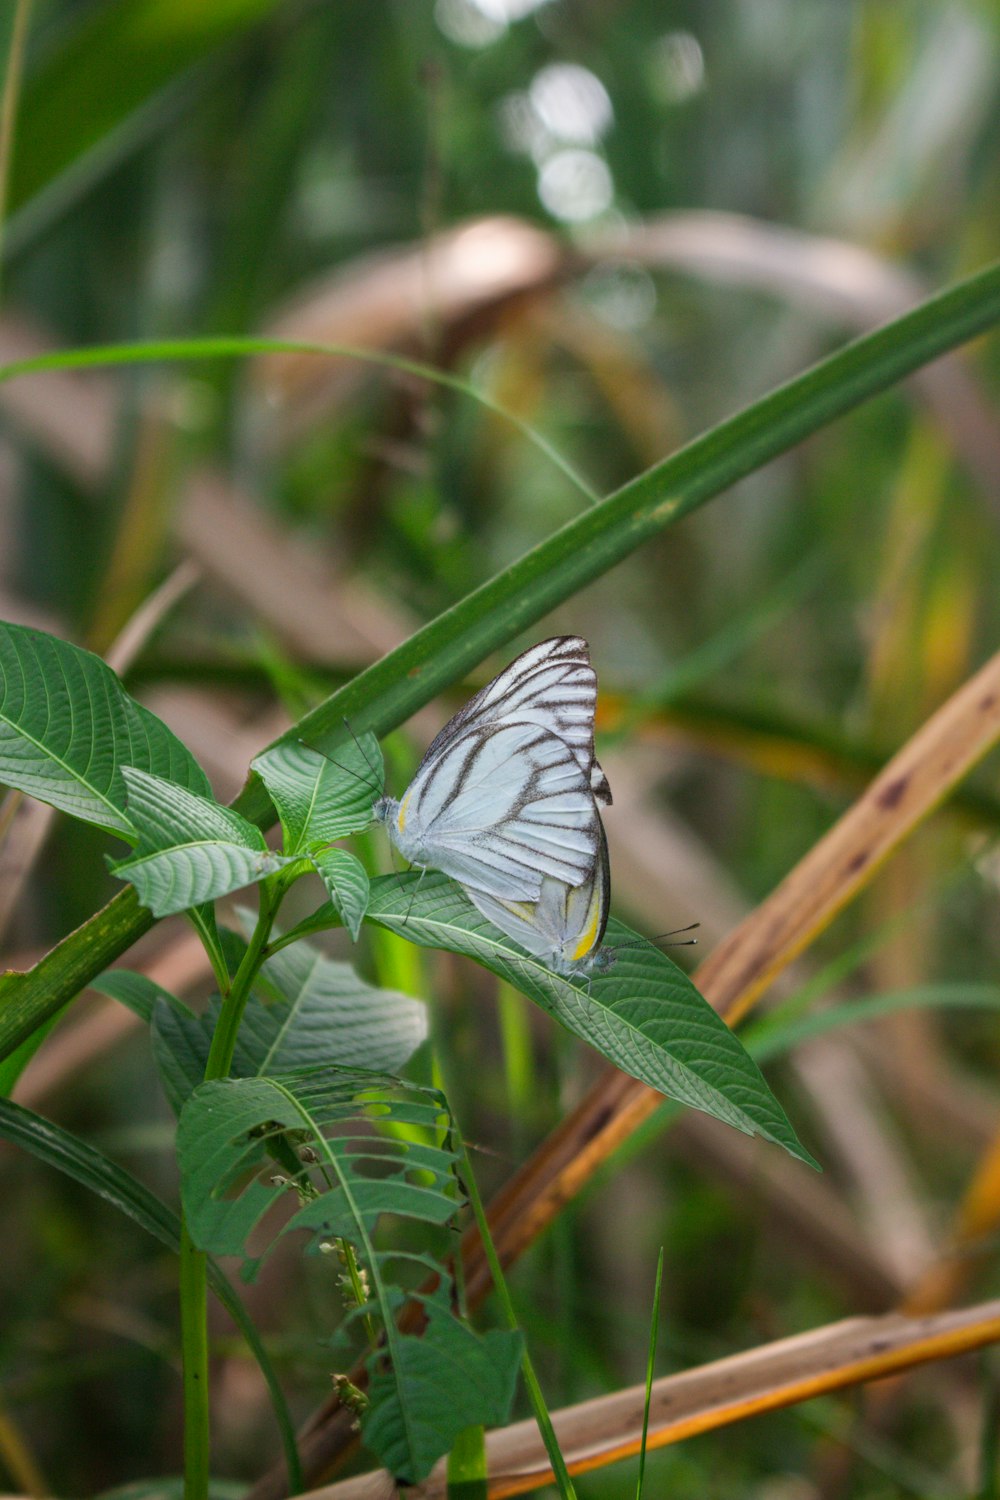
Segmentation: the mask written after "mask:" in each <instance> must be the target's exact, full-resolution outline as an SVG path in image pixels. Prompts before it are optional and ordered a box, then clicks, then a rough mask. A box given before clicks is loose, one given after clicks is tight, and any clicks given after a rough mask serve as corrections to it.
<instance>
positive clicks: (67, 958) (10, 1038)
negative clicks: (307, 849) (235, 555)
mask: <svg viewBox="0 0 1000 1500" xmlns="http://www.w3.org/2000/svg"><path fill="white" fill-rule="evenodd" d="M998 321H1000V265H991V266H988V267H987V268H986V269H985V270H982V271H979V272H977V273H976V274H975V275H973V276H970V277H968V278H967V279H966V280H964V281H961V282H958V283H957V284H956V285H954V286H952V287H949V288H948V289H947V290H945V291H943V292H941V293H940V294H938V295H937V296H935V297H932V298H930V299H929V300H928V301H926V302H924V303H922V304H921V305H920V306H919V307H916V308H914V309H913V310H912V311H910V312H908V313H905V314H904V315H903V316H902V317H901V318H897V319H895V320H894V321H893V322H891V323H888V324H886V325H885V326H884V327H882V328H879V329H876V330H875V331H874V332H873V333H870V334H866V335H865V336H864V337H863V338H860V339H856V340H854V341H853V342H852V343H850V344H847V345H846V346H845V347H844V348H843V349H839V350H838V351H837V352H836V353H834V354H832V355H830V357H829V358H828V359H825V360H823V361H821V363H819V364H817V365H815V366H813V367H812V368H811V369H809V370H806V371H805V372H804V373H803V374H802V375H799V376H797V377H796V378H795V379H794V380H790V381H788V382H787V383H786V384H785V385H782V386H780V387H778V388H777V389H776V390H774V391H772V392H770V394H768V395H767V396H764V397H763V398H762V399H761V400H759V401H755V402H753V403H752V404H751V405H750V406H748V407H746V408H745V409H744V410H743V411H741V412H738V413H737V414H736V415H735V416H732V417H729V418H728V419H727V420H726V421H724V422H721V423H719V425H718V426H716V427H714V428H712V429H711V431H709V432H707V433H705V434H703V435H702V436H701V437H698V438H696V439H695V440H694V441H693V442H691V443H688V444H687V446H686V447H684V448H682V449H680V450H679V451H678V452H676V453H672V454H671V455H670V456H669V458H666V459H664V460H663V461H662V462H661V463H658V464H654V465H653V466H652V467H651V468H649V469H647V470H646V471H645V472H644V473H642V474H640V475H638V476H637V477H636V478H635V479H633V480H631V481H630V482H629V483H628V484H625V485H623V486H622V487H621V489H619V490H617V491H616V492H615V493H614V494H613V495H609V496H608V497H607V498H606V499H605V500H602V501H601V502H600V503H599V504H597V505H594V506H592V507H590V508H588V509H587V510H585V511H583V512H582V513H581V514H580V515H579V516H577V517H576V518H575V519H574V520H572V521H570V522H569V523H568V524H567V525H566V526H563V527H562V528H560V530H558V531H556V532H554V533H553V534H552V535H551V536H550V537H548V538H546V539H545V540H544V541H542V542H540V543H539V545H538V546H536V547H533V548H532V549H531V550H530V551H528V552H527V553H525V555H524V556H523V557H521V558H518V559H517V561H515V562H513V563H511V564H510V565H509V566H508V567H506V568H504V569H502V570H501V571H500V572H499V573H497V574H496V576H495V577H494V578H492V579H490V580H489V581H488V582H487V583H485V584H483V585H482V586H481V587H480V588H478V589H476V590H474V591H473V592H472V593H470V594H468V595H467V596H466V597H465V598H464V599H461V600H460V601H458V603H456V604H454V605H452V606H451V607H450V608H449V609H447V610H445V611H444V613H442V614H441V615H439V616H438V617H437V619H435V620H431V621H430V622H429V623H428V624H426V625H425V626H423V627H422V628H421V629H420V630H418V631H416V632H415V633H414V634H413V635H412V636H411V637H410V638H409V639H408V640H407V641H405V642H403V644H402V645H400V646H398V647H397V648H396V649H395V650H394V651H390V652H388V653H387V654H386V655H385V656H384V657H382V658H381V660H380V661H378V662H375V663H374V664H373V665H372V666H371V667H369V668H367V669H366V670H365V671H364V672H362V673H360V674H359V675H358V676H357V677H356V678H354V679H353V680H352V681H351V682H349V683H348V684H347V685H346V686H345V687H343V688H341V689H340V690H339V691H338V692H336V693H334V694H332V695H331V697H329V698H328V699H327V700H326V701H325V702H324V703H322V704H320V705H319V707H318V708H316V709H315V710H313V712H312V713H310V714H308V715H306V717H305V718H304V719H302V720H301V721H300V722H299V723H298V724H297V725H295V726H294V727H293V729H291V730H290V731H289V732H288V733H287V734H286V735H284V736H282V740H281V741H280V743H288V742H290V741H298V740H299V739H305V740H307V741H308V742H309V743H311V744H314V745H316V746H321V747H322V748H323V749H325V750H328V751H329V752H330V753H331V754H339V746H340V745H341V744H342V743H344V742H345V741H346V740H347V739H348V738H349V736H348V735H347V733H346V730H345V728H344V719H345V717H346V718H347V719H348V720H349V721H350V723H352V724H353V726H354V728H355V730H356V731H357V732H358V733H359V734H360V733H361V732H362V731H365V730H370V731H372V732H373V733H375V734H385V733H387V732H388V731H389V730H390V729H395V728H396V727H397V726H398V725H400V724H402V723H404V722H405V721H406V719H408V718H409V717H410V716H411V714H413V713H415V712H416V711H417V709H419V708H421V707H423V705H424V704H425V703H428V702H430V700H431V699H432V698H434V697H435V696H436V694H437V693H439V692H440V691H441V690H442V689H443V688H445V687H448V686H449V685H450V684H452V683H454V682H457V681H459V680H460V679H461V678H462V677H463V676H464V675H465V674H467V673H468V672H469V671H471V670H472V669H473V668H474V667H476V666H478V665H479V663H480V662H482V661H483V660H484V658H485V657H486V656H487V655H488V654H489V653H490V652H491V651H493V650H495V649H496V648H497V647H499V646H502V645H504V644H506V643H507V642H509V641H511V640H513V638H514V637H515V636H516V635H518V634H519V633H521V632H522V631H525V630H527V629H528V628H529V627H530V626H531V625H533V624H534V623H535V622H536V621H538V620H540V619H542V618H543V617H544V616H545V615H546V614H548V613H549V611H550V610H552V609H553V608H555V606H556V605H557V604H560V603H561V602H562V601H564V600H565V599H568V598H570V597H572V596H573V595H574V594H575V593H577V592H578V591H579V590H580V589H582V588H583V587H584V586H585V585H586V584H588V583H590V582H591V581H592V580H593V579H595V578H599V577H601V576H602V575H603V574H604V573H606V572H608V571H609V570H610V569H611V568H613V567H614V565H615V564H616V563H617V562H620V561H621V559H622V558H624V557H627V556H628V555H629V554H630V553H632V552H634V551H636V550H637V548H639V547H641V546H642V545H643V543H644V542H646V541H648V540H649V539H650V538H651V537H653V536H656V535H658V534H659V533H660V532H661V531H663V530H665V529H666V528H667V527H668V526H671V525H672V524H673V523H674V522H675V521H678V520H680V519H681V517H682V516H685V515H688V514H689V513H690V512H691V511H693V510H695V509H697V508H698V507H699V506H700V505H703V504H705V502H706V501H708V500H711V499H712V498H713V497H715V496H717V495H720V494H721V493H722V492H723V491H724V490H726V489H728V488H729V487H730V486H731V485H733V484H735V482H736V481H737V480H738V479H740V478H742V477H743V476H744V475H746V474H749V473H752V472H753V471H754V470H755V469H759V468H761V467H762V466H763V465H764V464H766V463H768V462H769V461H770V460H771V459H773V458H776V457H778V455H779V454H781V453H785V452H787V451H788V450H789V449H790V448H793V447H794V446H795V445H796V444H798V443H801V442H802V441H803V439H805V438H807V437H809V436H811V435H812V434H813V433H815V432H818V431H819V430H820V429H822V428H823V427H825V426H827V425H828V424H829V423H831V422H833V421H834V420H835V419H836V418H837V417H840V416H843V415H844V413H846V412H849V411H851V410H853V409H854V408H856V407H858V406H860V405H861V404H862V403H863V402H864V401H867V400H869V399H870V398H871V397H872V396H874V395H877V394H878V393H879V392H881V391H885V390H888V389H889V388H890V387H891V386H893V385H895V384H896V383H897V382H899V381H900V380H902V379H904V378H905V377H906V376H907V375H910V374H912V373H913V371H914V370H918V369H919V368H920V367H921V366H922V365H925V364H928V363H930V361H931V360H934V359H936V358H938V356H939V355H942V354H945V353H946V352H947V351H948V350H949V349H954V348H956V347H957V346H958V345H959V344H962V343H964V342H965V341H966V340H968V339H971V338H975V337H976V335H978V334H981V333H984V332H985V331H986V330H987V329H990V328H992V327H993V326H994V325H995V324H996V323H997V322H998ZM277 347H279V344H278V343H277V342H276V341H273V340H266V339H263V340H262V339H212V340H196V341H191V340H188V341H184V342H182V343H175V344H167V343H163V342H160V343H156V344H150V345H145V346H119V347H118V348H112V349H107V348H105V349H97V350H94V349H85V350H80V349H76V350H71V351H68V352H66V351H63V352H60V353H58V354H54V355H42V356H38V357H33V358H31V359H28V360H20V361H16V362H12V363H11V364H8V365H5V366H0V381H2V380H9V379H12V378H13V377H15V376H17V375H21V374H27V373H29V372H31V371H37V370H42V369H83V368H93V367H95V366H98V365H102V364H104V365H108V364H125V363H143V362H146V363H148V362H150V361H154V360H163V359H192V358H201V359H210V358H219V357H221V356H223V355H228V356H230V357H232V356H236V355H247V354H251V353H263V352H266V351H267V350H270V349H274V348H277ZM310 347H312V349H313V352H315V353H316V354H317V355H321V354H323V353H328V352H329V350H328V349H326V348H325V347H321V346H318V345H317V346H310ZM237 805H238V807H239V810H240V811H241V812H242V813H243V814H244V815H245V816H246V817H249V818H251V819H252V820H253V821H255V822H266V821H268V819H269V817H270V806H269V801H268V797H267V792H266V789H265V787H264V785H263V783H262V782H261V781H259V780H257V781H253V780H252V781H251V782H250V784H249V785H248V786H247V787H246V788H244V791H243V793H241V795H240V798H239V799H238V804H237ZM149 925H150V923H149V918H148V915H147V914H146V912H144V911H143V910H142V909H140V908H139V907H138V906H137V903H136V902H135V900H134V899H130V894H129V896H124V895H123V896H120V897H118V898H116V900H115V901H113V902H112V903H111V904H110V905H109V906H108V907H106V908H105V909H104V910H102V911H101V912H98V913H96V914H95V915H94V917H93V918H92V919H91V921H90V922H88V923H87V924H86V925H85V926H84V927H83V928H81V929H79V930H78V931H77V932H75V933H73V934H71V935H70V936H69V937H67V938H66V939H64V941H63V943H61V944H60V945H59V946H58V947H56V948H55V949H53V950H52V952H51V953H50V954H48V955H46V957H45V959H43V960H42V961H41V962H40V963H38V964H36V965H35V967H34V968H33V969H32V970H31V971H30V974H28V975H24V976H21V975H15V976H11V977H4V978H3V979H0V1056H6V1055H7V1053H8V1052H9V1051H11V1050H12V1048H14V1047H16V1046H17V1045H18V1043H19V1042H21V1041H22V1040H23V1039H24V1038H25V1037H26V1036H27V1035H29V1034H30V1032H31V1031H32V1030H33V1029H34V1027H35V1026H37V1025H39V1024H40V1023H41V1022H42V1021H43V1020H44V1019H45V1018H46V1016H49V1015H51V1014H52V1013H53V1012H54V1011H56V1010H58V1009H59V1008H60V1007H61V1006H62V1005H63V1004H64V1003H65V1002H66V1001H67V1000H69V999H71V998H72V996H73V995H74V994H75V993H76V990H78V989H79V988H80V986H81V985H82V984H85V983H86V982H87V981H88V980H89V979H91V978H92V977H93V976H94V975H95V974H98V973H99V972H100V971H101V969H103V968H104V967H106V965H107V964H109V963H110V962H111V961H112V960H113V959H114V958H116V957H118V956H119V955H120V954H121V953H123V952H124V951H125V949H126V948H128V947H129V946H130V945H131V944H132V943H134V942H135V940H136V938H137V937H139V936H140V935H141V933H142V932H144V931H146V929H147V928H148V927H149ZM81 976H82V977H81Z"/></svg>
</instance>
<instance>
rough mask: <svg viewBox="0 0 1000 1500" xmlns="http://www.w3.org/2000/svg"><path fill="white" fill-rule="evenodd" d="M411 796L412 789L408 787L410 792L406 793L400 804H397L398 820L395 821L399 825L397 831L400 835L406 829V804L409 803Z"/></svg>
mask: <svg viewBox="0 0 1000 1500" xmlns="http://www.w3.org/2000/svg"><path fill="white" fill-rule="evenodd" d="M412 796H413V788H412V787H410V790H409V791H408V792H407V794H406V796H405V797H404V798H403V800H402V802H401V803H400V804H399V817H398V819H397V820H396V821H397V822H398V824H399V831H400V833H402V832H403V831H404V830H405V828H406V804H407V803H408V802H409V800H410V798H411V797H412Z"/></svg>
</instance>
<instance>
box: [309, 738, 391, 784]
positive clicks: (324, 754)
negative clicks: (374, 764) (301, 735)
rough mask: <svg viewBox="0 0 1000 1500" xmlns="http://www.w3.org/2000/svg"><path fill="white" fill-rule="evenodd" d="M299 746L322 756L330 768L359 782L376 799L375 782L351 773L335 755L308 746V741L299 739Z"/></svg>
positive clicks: (316, 746) (314, 746) (315, 746)
mask: <svg viewBox="0 0 1000 1500" xmlns="http://www.w3.org/2000/svg"><path fill="white" fill-rule="evenodd" d="M299 744H300V745H301V746H302V747H303V749H305V750H311V751H312V752H313V754H314V755H322V757H323V759H324V760H328V761H329V762H330V764H331V766H337V767H338V769H339V770H341V771H343V772H344V773H345V775H347V776H353V777H354V779H355V781H360V782H361V785H362V786H363V787H364V788H365V790H366V791H369V792H371V793H372V795H373V796H375V797H377V796H378V795H379V785H378V782H377V781H375V782H374V783H373V782H370V781H369V780H368V779H367V778H366V777H364V776H360V775H359V774H358V772H357V771H352V770H351V767H350V766H345V765H344V763H343V761H339V760H338V759H337V757H336V756H335V755H328V754H327V752H326V751H325V750H321V749H320V748H319V746H318V745H310V743H309V741H308V740H302V739H300V740H299ZM362 753H363V752H362ZM365 760H366V761H367V762H368V765H369V767H370V765H371V762H370V761H368V757H367V756H365Z"/></svg>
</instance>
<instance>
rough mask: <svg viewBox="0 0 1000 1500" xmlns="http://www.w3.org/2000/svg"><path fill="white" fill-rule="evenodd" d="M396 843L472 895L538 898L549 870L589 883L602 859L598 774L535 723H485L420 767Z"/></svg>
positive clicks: (572, 881) (561, 877)
mask: <svg viewBox="0 0 1000 1500" xmlns="http://www.w3.org/2000/svg"><path fill="white" fill-rule="evenodd" d="M397 832H398V834H399V837H398V838H397V842H398V843H399V846H400V848H401V849H402V850H403V852H404V854H408V855H409V857H410V858H412V859H416V860H417V862H418V863H421V864H429V865H433V866H435V868H437V869H439V870H443V871H444V872H445V874H447V875H451V876H452V877H453V878H454V879H455V880H457V881H459V882H460V884H462V885H464V886H466V887H467V888H468V889H469V890H470V891H472V890H475V891H481V892H483V893H484V894H485V895H488V896H495V897H498V898H500V899H506V900H513V901H525V900H527V901H536V900H537V899H538V897H539V894H540V892H541V885H542V880H543V878H544V876H546V875H551V876H553V877H555V878H556V879H557V880H562V881H565V882H566V883H567V884H568V885H571V886H576V885H581V884H582V883H583V882H584V881H585V880H587V879H588V878H589V876H590V874H591V872H592V871H593V869H594V866H595V862H596V861H597V859H598V855H599V844H600V819H599V817H598V814H597V808H596V806H595V804H594V798H593V793H592V792H591V789H590V784H589V780H588V778H587V776H586V774H585V773H584V771H583V770H582V768H581V766H580V763H579V761H578V760H577V758H576V756H575V755H574V754H573V751H572V749H571V747H570V746H569V745H567V744H566V742H565V741H564V740H562V739H560V738H559V736H558V735H555V734H551V733H549V732H548V731H547V730H545V729H542V728H540V727H539V726H538V725H537V724H534V723H525V724H520V723H518V724H507V723H501V724H500V725H493V724H491V723H489V722H481V723H477V724H475V725H473V727H472V728H469V729H467V730H466V731H465V732H464V733H463V734H461V735H459V736H458V737H457V738H455V739H453V740H452V741H451V742H450V743H447V744H446V745H445V746H444V748H443V750H441V751H440V752H439V754H438V755H437V756H436V757H434V758H433V759H431V760H427V759H425V760H424V761H423V762H422V763H421V766H420V767H419V768H418V771H417V774H416V776H415V777H414V778H413V781H412V783H411V785H410V789H409V791H408V792H407V794H406V796H405V797H404V798H403V801H402V804H401V806H400V811H399V817H398V829H397Z"/></svg>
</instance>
